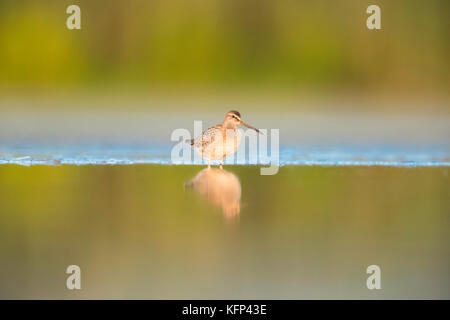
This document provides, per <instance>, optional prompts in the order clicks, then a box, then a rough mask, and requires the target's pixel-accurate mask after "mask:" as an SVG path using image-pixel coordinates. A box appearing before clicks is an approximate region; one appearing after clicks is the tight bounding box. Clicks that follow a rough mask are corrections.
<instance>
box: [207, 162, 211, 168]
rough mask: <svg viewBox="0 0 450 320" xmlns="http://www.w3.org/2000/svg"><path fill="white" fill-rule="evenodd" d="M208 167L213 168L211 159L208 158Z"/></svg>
mask: <svg viewBox="0 0 450 320" xmlns="http://www.w3.org/2000/svg"><path fill="white" fill-rule="evenodd" d="M208 169H211V160H208Z"/></svg>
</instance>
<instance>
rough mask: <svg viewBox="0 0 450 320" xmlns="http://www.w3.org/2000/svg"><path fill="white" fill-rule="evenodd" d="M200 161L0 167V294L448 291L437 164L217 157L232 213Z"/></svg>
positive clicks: (440, 294) (445, 189) (444, 178)
mask: <svg viewBox="0 0 450 320" xmlns="http://www.w3.org/2000/svg"><path fill="white" fill-rule="evenodd" d="M201 169H203V167H202V166H182V165H179V166H169V165H130V166H104V165H103V166H71V165H62V166H31V167H25V166H17V165H2V166H0V221H1V223H0V256H1V263H0V266H1V273H0V298H68V299H70V298H161V299H162V298H338V299H339V298H361V299H373V298H446V299H449V298H450V289H449V288H450V273H449V270H450V268H449V267H450V255H449V252H450V241H449V240H450V233H449V230H450V215H449V214H450V178H449V168H447V167H416V168H405V167H379V166H370V167H365V166H357V167H355V166H347V167H334V166H333V167H327V166H283V167H282V168H281V169H280V171H279V173H278V174H277V175H274V176H261V175H259V168H258V167H256V166H226V167H225V169H226V170H228V171H229V175H227V177H230V179H231V180H230V181H231V182H230V188H231V189H232V190H231V189H230V194H231V193H232V192H233V191H235V188H237V186H236V184H237V185H238V186H239V187H240V188H241V190H242V192H241V199H240V201H239V202H240V203H239V207H238V208H239V209H238V210H237V211H239V212H238V213H237V214H236V207H233V208H234V209H233V208H232V209H230V210H228V211H227V209H226V208H225V209H224V208H221V207H220V204H218V203H217V201H216V202H215V203H214V204H213V203H212V202H210V201H212V199H209V200H210V201H208V200H207V199H206V198H204V197H203V196H202V195H201V194H200V193H201V192H200V193H199V192H198V191H199V190H200V189H201V188H197V189H196V188H195V187H192V185H190V184H189V183H188V185H187V186H188V187H189V186H190V188H185V187H184V186H185V183H186V182H188V181H191V182H192V180H191V179H192V178H193V177H194V176H196V175H197V174H198V173H199V171H200V170H201ZM233 177H237V178H238V179H239V180H234V178H233ZM197 179H199V176H197ZM195 181H197V180H195ZM227 181H228V180H227ZM236 181H238V182H237V183H236ZM197 182H198V181H197ZM191 184H192V183H191ZM239 194H240V193H239ZM233 199H234V198H227V199H226V201H228V202H230V201H235V200H236V199H234V200H233ZM216 200H217V199H216ZM227 213H228V214H227ZM230 215H231V217H230ZM71 264H76V265H79V266H80V267H81V270H82V290H80V291H77V292H73V291H69V290H67V289H66V288H65V281H66V277H67V275H66V274H65V269H66V267H67V266H68V265H71ZM372 264H376V265H379V266H380V267H381V271H382V290H379V291H376V290H373V291H369V290H368V289H367V288H366V278H367V276H368V275H367V274H366V268H367V266H369V265H372Z"/></svg>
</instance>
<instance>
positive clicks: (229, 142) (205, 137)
mask: <svg viewBox="0 0 450 320" xmlns="http://www.w3.org/2000/svg"><path fill="white" fill-rule="evenodd" d="M239 125H243V126H245V127H247V128H250V129H253V130H255V131H256V132H258V133H259V130H258V129H256V128H254V127H252V126H251V125H249V124H247V123H245V122H244V121H242V120H241V114H240V113H239V112H238V111H235V110H231V111H228V112H227V114H226V115H225V119H224V120H223V122H222V123H221V124H218V125H216V126H213V127H210V128H208V129H206V130H205V131H204V132H203V133H202V134H201V135H200V136H198V137H197V138H195V139H191V140H188V141H189V143H190V145H191V146H192V148H193V149H194V150H195V151H197V153H198V154H200V155H201V156H202V158H204V159H206V160H208V168H211V160H220V168H221V169H222V164H223V159H225V158H227V157H229V156H231V155H232V154H234V153H235V152H236V150H237V148H238V147H239V144H240V143H241V133H240V132H239V130H238V128H237V127H238V126H239Z"/></svg>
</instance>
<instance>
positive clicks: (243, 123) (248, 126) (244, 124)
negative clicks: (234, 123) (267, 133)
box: [241, 120, 261, 133]
mask: <svg viewBox="0 0 450 320" xmlns="http://www.w3.org/2000/svg"><path fill="white" fill-rule="evenodd" d="M241 124H242V125H243V126H246V127H247V128H250V129H253V130H255V131H256V132H258V133H261V132H259V130H258V129H256V128H255V127H252V126H251V125H249V124H247V123H245V122H244V121H242V120H241Z"/></svg>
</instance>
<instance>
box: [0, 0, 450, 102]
mask: <svg viewBox="0 0 450 320" xmlns="http://www.w3.org/2000/svg"><path fill="white" fill-rule="evenodd" d="M71 4H77V5H79V6H80V8H81V20H82V22H81V25H82V29H81V30H68V29H67V28H66V19H67V17H68V14H66V8H67V6H68V5H71ZM370 4H377V5H379V6H380V7H381V27H382V30H368V29H367V28H366V19H367V17H368V14H366V8H367V7H368V5H370ZM449 9H450V3H449V1H447V0H431V1H421V0H399V1H382V0H378V1H375V2H374V1H361V0H346V1H324V0H319V1H291V0H284V1H270V0H245V1H242V0H239V1H237V0H227V1H223V0H190V1H185V0H172V1H162V0H158V1H144V0H132V1H125V0H117V1H100V0H98V1H75V0H72V1H69V0H67V1H66V0H64V1H46V0H42V1H26V0H23V1H9V0H6V1H5V0H3V1H2V2H1V3H0V94H1V96H0V97H3V98H11V97H12V98H24V97H28V96H31V97H32V98H33V99H35V98H36V96H38V97H39V96H44V97H50V98H52V97H59V96H63V97H69V98H71V97H75V96H76V97H79V96H82V95H85V94H87V95H98V96H100V98H101V99H107V100H108V99H110V98H111V96H116V95H130V96H134V97H135V96H142V97H144V98H146V97H155V96H158V95H159V94H161V93H162V94H163V96H165V97H170V98H175V97H189V96H195V97H204V96H215V95H219V96H220V95H222V96H229V95H231V94H239V95H242V94H243V95H248V96H250V99H261V97H262V96H265V95H270V94H273V95H277V97H280V96H282V97H291V96H293V97H304V96H310V95H312V96H315V97H316V96H317V97H321V98H323V97H324V96H325V97H332V96H335V95H338V96H340V95H345V96H349V97H357V96H358V97H359V96H368V97H370V99H373V98H376V99H380V97H388V98H387V99H392V98H393V97H397V98H398V97H400V99H403V100H402V101H403V102H404V103H398V104H395V105H394V106H390V108H399V109H401V110H405V109H408V108H409V107H410V106H408V103H406V101H416V99H418V98H421V99H424V100H425V101H427V102H429V101H436V100H437V101H439V102H438V103H436V105H434V104H433V106H432V107H430V106H428V108H435V109H440V110H448V92H447V91H448V90H447V89H448V86H449V80H450V79H449V59H448V58H449V43H450V42H449V41H448V36H449V30H450V28H449V22H448V17H447V15H448V12H449ZM349 100H351V98H349ZM380 105H381V104H380ZM380 105H378V106H377V105H375V106H373V105H372V106H369V105H368V104H366V105H361V106H359V108H375V109H376V108H377V107H380ZM1 107H7V103H0V108H1ZM60 107H61V106H60ZM119 107H123V106H119ZM141 107H142V106H141ZM147 107H148V106H147ZM155 107H156V106H153V107H150V108H155ZM280 107H283V104H281V106H280ZM420 107H423V108H427V104H426V103H424V104H423V105H422V106H420ZM67 108H70V107H67Z"/></svg>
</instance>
